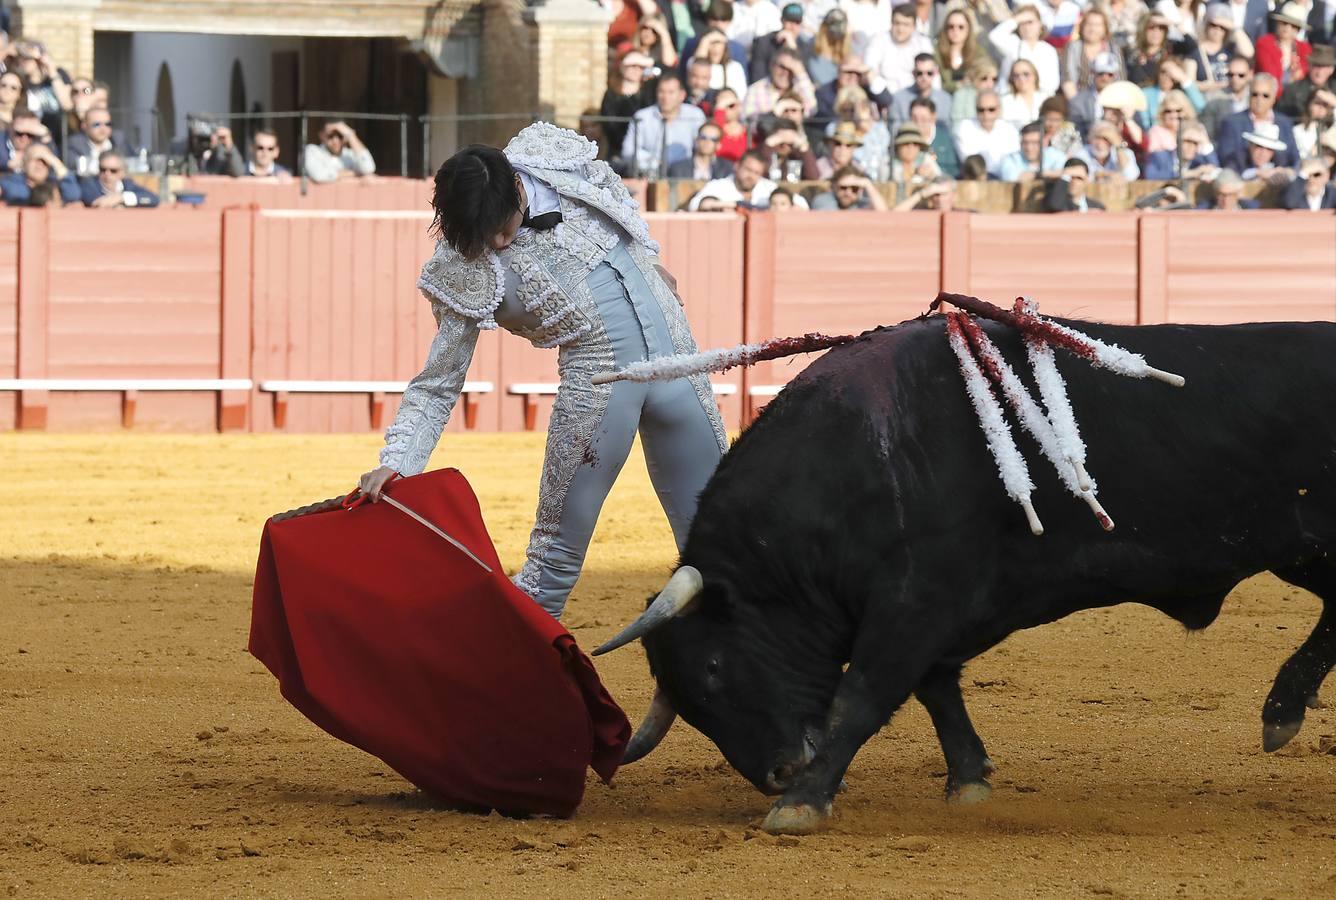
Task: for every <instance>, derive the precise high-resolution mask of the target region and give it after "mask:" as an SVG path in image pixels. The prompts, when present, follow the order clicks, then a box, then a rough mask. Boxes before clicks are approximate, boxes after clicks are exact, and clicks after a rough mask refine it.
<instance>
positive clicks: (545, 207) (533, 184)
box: [515, 166, 561, 218]
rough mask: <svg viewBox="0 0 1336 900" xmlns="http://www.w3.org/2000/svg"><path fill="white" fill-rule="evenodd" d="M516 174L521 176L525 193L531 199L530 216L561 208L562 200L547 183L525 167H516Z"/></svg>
mask: <svg viewBox="0 0 1336 900" xmlns="http://www.w3.org/2000/svg"><path fill="white" fill-rule="evenodd" d="M515 173H516V174H517V175H519V176H520V184H522V185H524V193H525V194H527V195H528V197H529V216H530V218H532V217H533V216H541V215H542V214H543V213H550V212H555V211H557V210H559V209H560V208H561V198H560V197H558V196H557V192H556V191H554V190H553V189H552V188H551V187H550V186H549V185H548V184H547V183H546V182H545V181H542V180H541V179H540V178H539V177H538V176H537V175H534V174H533V173H532V172H530V171H529V170H528V169H526V168H524V167H523V166H515Z"/></svg>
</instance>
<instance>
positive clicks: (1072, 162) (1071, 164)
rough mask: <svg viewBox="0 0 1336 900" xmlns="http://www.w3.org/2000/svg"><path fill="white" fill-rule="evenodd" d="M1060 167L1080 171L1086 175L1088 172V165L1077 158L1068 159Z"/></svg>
mask: <svg viewBox="0 0 1336 900" xmlns="http://www.w3.org/2000/svg"><path fill="white" fill-rule="evenodd" d="M1062 167H1063V168H1064V169H1080V170H1081V171H1082V172H1086V173H1089V172H1090V165H1089V164H1088V163H1087V162H1086V161H1085V160H1084V159H1081V157H1079V156H1073V157H1070V158H1068V160H1067V161H1066V162H1065V163H1063V164H1062Z"/></svg>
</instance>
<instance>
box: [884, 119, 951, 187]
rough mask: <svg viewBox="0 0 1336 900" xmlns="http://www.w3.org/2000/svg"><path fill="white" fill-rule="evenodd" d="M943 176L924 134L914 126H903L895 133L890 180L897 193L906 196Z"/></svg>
mask: <svg viewBox="0 0 1336 900" xmlns="http://www.w3.org/2000/svg"><path fill="white" fill-rule="evenodd" d="M941 174H942V170H941V169H940V168H939V167H938V165H937V160H936V159H934V158H933V156H932V154H931V153H930V152H929V150H928V142H927V139H926V138H924V136H923V134H922V133H921V132H920V131H919V130H918V129H917V128H916V127H914V126H913V125H901V126H900V129H899V130H898V131H897V132H896V133H895V158H894V159H893V160H891V177H890V180H891V181H892V182H894V184H895V187H896V190H897V192H898V193H900V194H902V195H903V194H906V193H908V192H909V191H910V190H911V189H913V188H914V187H915V186H916V185H920V184H926V183H927V182H929V181H932V180H934V179H936V178H937V176H938V175H941Z"/></svg>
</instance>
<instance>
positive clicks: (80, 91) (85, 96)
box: [65, 75, 106, 134]
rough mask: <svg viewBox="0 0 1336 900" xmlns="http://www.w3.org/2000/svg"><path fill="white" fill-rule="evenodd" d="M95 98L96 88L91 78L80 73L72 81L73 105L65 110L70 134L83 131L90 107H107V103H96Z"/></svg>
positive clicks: (71, 94) (66, 126)
mask: <svg viewBox="0 0 1336 900" xmlns="http://www.w3.org/2000/svg"><path fill="white" fill-rule="evenodd" d="M93 98H94V88H93V81H92V79H91V78H85V77H83V76H82V75H80V76H79V77H77V78H75V79H73V80H72V81H70V101H71V103H72V104H73V105H72V106H71V107H70V108H69V109H68V110H66V112H65V123H66V124H65V130H66V132H67V133H68V134H78V133H79V132H80V131H83V127H84V119H85V118H86V117H87V116H88V111H89V110H90V109H94V108H97V107H101V108H103V109H105V108H106V104H105V103H101V104H99V103H96V102H95V101H94V99H93Z"/></svg>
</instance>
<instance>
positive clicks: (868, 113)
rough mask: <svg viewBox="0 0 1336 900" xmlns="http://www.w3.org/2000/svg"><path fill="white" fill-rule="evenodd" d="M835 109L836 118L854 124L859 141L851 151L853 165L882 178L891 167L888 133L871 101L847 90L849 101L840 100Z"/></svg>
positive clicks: (889, 135) (853, 90)
mask: <svg viewBox="0 0 1336 900" xmlns="http://www.w3.org/2000/svg"><path fill="white" fill-rule="evenodd" d="M837 112H838V113H839V116H840V119H839V121H841V122H853V123H854V129H855V130H856V131H857V132H858V137H859V138H860V139H861V140H862V143H861V144H859V145H858V147H857V148H856V149H855V150H854V164H855V165H857V166H858V167H859V168H860V169H862V170H863V171H864V172H870V173H871V174H872V177H873V178H875V179H876V180H877V181H885V180H886V178H887V177H888V176H889V173H890V168H891V132H890V129H888V128H887V127H886V123H885V122H883V121H881V120H880V119H878V118H877V116H876V114H875V113H874V112H873V106H872V103H871V101H869V100H868V99H867V98H866V97H865V96H859V93H858V92H857V89H856V88H855V89H852V90H851V91H850V100H849V101H848V102H844V103H841V104H840V106H839V107H838V109H837ZM831 127H832V129H833V128H834V125H832V126H831Z"/></svg>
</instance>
